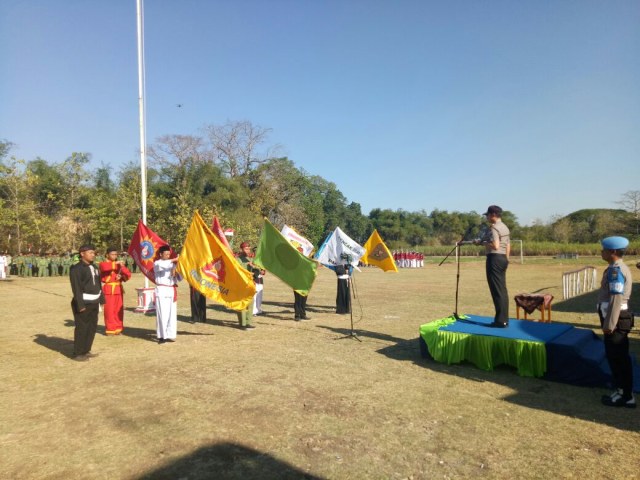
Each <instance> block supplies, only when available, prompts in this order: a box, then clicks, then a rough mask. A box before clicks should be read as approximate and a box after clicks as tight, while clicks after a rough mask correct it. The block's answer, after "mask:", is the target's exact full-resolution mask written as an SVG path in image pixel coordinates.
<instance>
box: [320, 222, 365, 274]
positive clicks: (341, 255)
mask: <svg viewBox="0 0 640 480" xmlns="http://www.w3.org/2000/svg"><path fill="white" fill-rule="evenodd" d="M365 253H366V252H365V250H364V248H363V247H362V246H360V245H359V244H358V243H356V242H355V241H354V240H352V239H351V238H349V236H348V235H347V234H346V233H344V232H343V231H342V230H341V229H340V227H336V229H335V230H334V231H333V232H332V233H331V234H329V236H328V237H327V239H326V240H325V241H324V243H323V244H322V246H321V247H320V250H318V253H316V259H318V261H319V262H320V263H322V264H323V265H324V266H325V267H328V268H330V269H332V270H334V269H335V267H336V265H346V264H351V265H352V266H354V267H357V266H358V262H359V261H360V258H362V256H363V255H364V254H365Z"/></svg>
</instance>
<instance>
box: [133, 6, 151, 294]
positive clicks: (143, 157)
mask: <svg viewBox="0 0 640 480" xmlns="http://www.w3.org/2000/svg"><path fill="white" fill-rule="evenodd" d="M136 6H137V26H138V113H139V117H140V189H141V192H140V197H141V202H142V223H144V224H145V225H146V224H147V132H146V119H145V106H144V100H145V82H144V18H143V17H144V11H143V9H144V5H143V0H136ZM144 288H149V279H148V278H147V277H146V276H145V278H144Z"/></svg>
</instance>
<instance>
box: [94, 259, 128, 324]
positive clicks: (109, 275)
mask: <svg viewBox="0 0 640 480" xmlns="http://www.w3.org/2000/svg"><path fill="white" fill-rule="evenodd" d="M130 278H131V272H130V271H129V269H128V268H127V267H125V266H124V262H123V261H122V260H118V249H116V248H109V249H107V260H106V261H105V262H100V279H101V280H102V293H104V299H105V304H104V326H105V332H106V334H107V335H120V333H122V329H123V328H124V325H123V320H124V303H123V294H124V290H123V288H122V282H126V281H127V280H129V279H130Z"/></svg>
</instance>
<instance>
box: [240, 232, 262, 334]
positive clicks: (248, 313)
mask: <svg viewBox="0 0 640 480" xmlns="http://www.w3.org/2000/svg"><path fill="white" fill-rule="evenodd" d="M236 259H237V261H238V263H239V264H240V265H242V267H243V268H244V269H245V270H247V271H248V272H249V273H250V274H251V275H252V276H253V270H254V269H256V268H258V267H257V266H255V265H254V264H253V263H252V262H251V246H250V245H249V242H242V243H241V244H240V253H239V254H238V256H237V258H236ZM254 298H255V295H254ZM253 303H254V301H253V300H252V301H251V303H250V304H249V305H248V306H247V308H246V309H243V310H239V311H238V323H239V324H240V328H241V329H243V330H253V329H254V328H256V327H255V325H253Z"/></svg>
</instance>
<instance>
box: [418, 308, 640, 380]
mask: <svg viewBox="0 0 640 480" xmlns="http://www.w3.org/2000/svg"><path fill="white" fill-rule="evenodd" d="M492 322H493V318H492V317H481V316H478V315H463V316H462V318H460V319H458V320H456V319H455V317H453V316H450V317H446V318H442V319H439V320H435V321H433V322H429V323H426V324H424V325H422V326H421V327H420V352H421V354H422V356H423V357H425V358H426V357H431V358H433V359H434V360H436V361H437V362H441V363H446V364H449V365H451V364H454V363H460V362H463V361H468V362H470V363H472V364H474V365H475V366H476V367H478V368H481V369H483V370H489V371H490V370H493V369H494V367H496V366H498V365H510V366H512V367H514V368H515V369H516V370H517V371H518V374H519V375H522V376H528V377H540V378H544V379H547V380H553V381H557V382H563V383H569V384H572V385H582V386H590V387H605V388H610V387H611V370H610V369H609V364H608V363H607V360H606V358H605V353H604V343H603V341H602V340H601V339H600V337H598V336H597V335H596V334H595V333H594V332H593V331H591V330H589V329H586V328H577V327H574V326H572V325H566V324H562V323H539V322H534V321H531V320H515V319H510V320H509V327H508V328H493V327H491V326H490V324H491V323H492ZM632 360H634V359H633V358H632ZM634 376H635V378H634V390H636V391H638V388H639V387H640V368H638V366H637V365H636V363H635V360H634Z"/></svg>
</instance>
